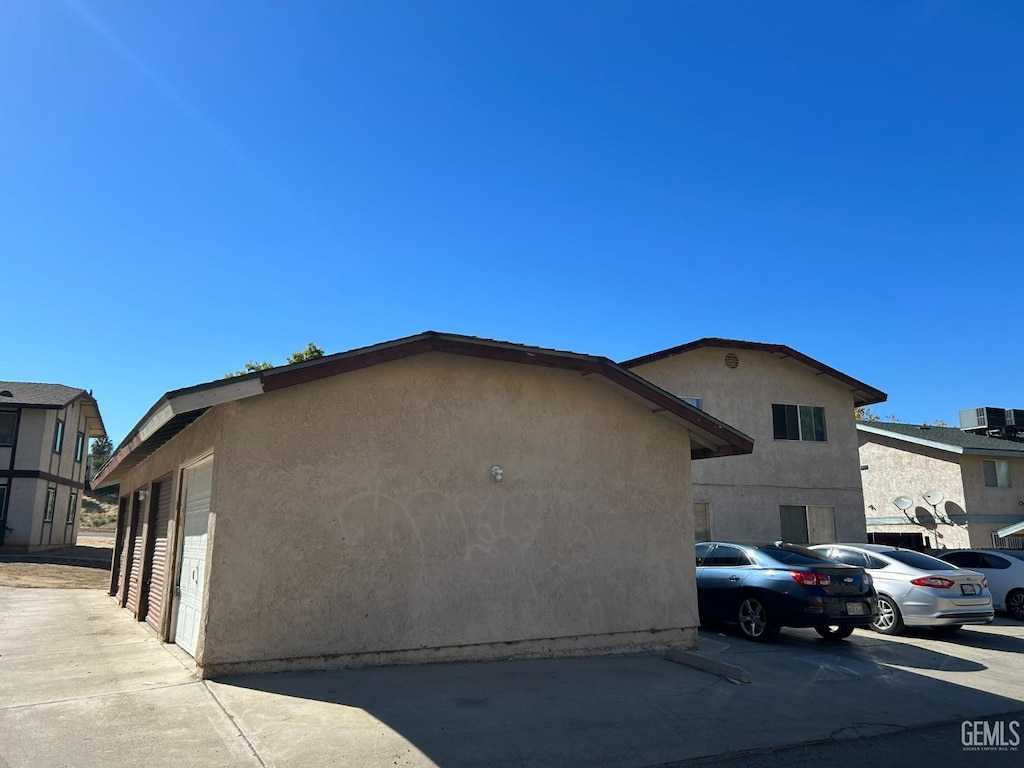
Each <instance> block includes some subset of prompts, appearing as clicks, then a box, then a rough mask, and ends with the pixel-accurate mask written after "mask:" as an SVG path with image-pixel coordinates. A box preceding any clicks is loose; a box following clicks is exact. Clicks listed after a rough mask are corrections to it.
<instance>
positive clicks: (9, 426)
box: [0, 411, 18, 445]
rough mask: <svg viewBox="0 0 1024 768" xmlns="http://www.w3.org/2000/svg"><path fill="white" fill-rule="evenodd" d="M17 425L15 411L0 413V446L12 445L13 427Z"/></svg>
mask: <svg viewBox="0 0 1024 768" xmlns="http://www.w3.org/2000/svg"><path fill="white" fill-rule="evenodd" d="M17 423H18V414H17V413H16V412H15V411H0V445H14V427H15V425H16V424H17Z"/></svg>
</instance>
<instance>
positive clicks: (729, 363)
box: [725, 352, 740, 368]
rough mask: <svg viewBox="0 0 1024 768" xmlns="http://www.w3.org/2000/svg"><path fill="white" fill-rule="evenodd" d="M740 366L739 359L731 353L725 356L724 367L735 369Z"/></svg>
mask: <svg viewBox="0 0 1024 768" xmlns="http://www.w3.org/2000/svg"><path fill="white" fill-rule="evenodd" d="M739 364H740V359H739V358H738V357H736V355H735V354H734V353H732V352H730V353H729V354H727V355H726V356H725V367H726V368H736V367H737V366H738V365H739Z"/></svg>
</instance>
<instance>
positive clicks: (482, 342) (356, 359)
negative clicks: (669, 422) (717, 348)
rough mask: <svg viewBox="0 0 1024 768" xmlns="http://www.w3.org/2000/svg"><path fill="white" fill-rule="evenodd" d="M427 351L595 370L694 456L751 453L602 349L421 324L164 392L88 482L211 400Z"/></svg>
mask: <svg viewBox="0 0 1024 768" xmlns="http://www.w3.org/2000/svg"><path fill="white" fill-rule="evenodd" d="M427 352H443V353H445V354H452V355H462V356H466V357H477V358H484V359H488V360H498V361H501V362H510V363H521V364H526V365H541V366H547V367H551V368H560V369H564V370H571V371H577V372H579V373H581V374H583V375H600V376H603V377H604V378H606V379H607V380H608V381H610V382H612V383H613V384H615V385H617V386H619V387H620V388H622V389H624V390H626V391H628V392H630V393H631V394H633V395H635V396H638V397H640V398H642V399H644V400H646V401H647V402H648V403H649V404H650V405H652V406H653V408H652V409H651V410H652V411H653V412H666V413H668V414H671V415H672V416H675V417H677V418H678V419H680V420H681V421H683V422H685V424H686V425H687V426H688V427H690V428H691V434H694V435H695V438H696V442H697V443H699V444H700V445H699V446H698V445H696V444H695V445H693V446H692V450H691V454H692V456H693V458H705V457H708V456H728V455H732V454H741V453H750V452H751V451H752V450H753V446H754V443H753V440H752V439H751V438H749V437H748V436H747V435H745V434H743V433H742V432H739V431H738V430H736V429H733V428H732V427H730V426H729V425H728V424H725V423H724V422H721V421H719V420H718V419H715V418H714V417H712V416H709V415H708V414H706V413H704V412H702V411H699V410H697V409H696V408H694V407H692V406H690V405H688V404H687V403H684V402H683V401H682V400H680V399H679V398H677V397H675V396H674V395H672V394H670V393H668V392H666V391H665V390H663V389H660V388H659V387H657V386H655V385H654V384H652V383H651V382H649V381H647V380H646V379H643V378H641V377H640V376H638V375H636V374H635V373H632V372H631V371H627V370H626V369H625V368H623V367H621V366H619V365H618V364H616V363H614V362H613V361H611V360H609V359H608V358H606V357H595V356H593V355H585V354H580V353H576V352H562V351H559V350H555V349H544V348H541V347H530V346H526V345H522V344H513V343H510V342H505V341H494V340H491V339H481V338H477V337H475V336H459V335H455V334H444V333H438V332H436V331H427V332H425V333H421V334H419V335H417V336H409V337H406V338H403V339H396V340H395V341H389V342H384V343H383V344H377V345H374V346H372V347H363V348H361V349H355V350H351V351H349V352H340V353H338V354H335V355H327V356H325V357H321V358H317V359H316V360H307V361H304V362H301V363H295V364H293V365H286V366H281V367H279V368H271V369H269V370H266V371H261V372H255V373H251V374H248V375H246V376H239V377H234V378H229V379H220V380H217V381H212V382H207V383H205V384H199V385H197V386H194V387H188V388H185V389H179V390H175V391H173V392H168V393H167V394H165V395H164V396H163V397H162V398H160V400H158V401H157V402H156V404H154V405H153V407H152V408H150V409H149V411H148V412H147V413H146V416H144V417H143V419H142V420H141V421H140V422H139V424H137V425H136V426H135V428H134V429H133V430H132V431H131V433H129V435H128V436H127V437H126V438H125V439H124V441H123V442H122V443H121V445H120V446H118V448H117V450H116V451H115V452H114V454H113V456H112V457H111V459H110V460H109V461H108V462H107V463H106V464H105V465H104V466H103V467H102V469H101V470H100V472H99V473H98V474H97V476H96V480H95V481H94V483H93V485H94V486H95V487H102V486H103V484H112V483H114V482H117V479H118V477H119V476H120V475H121V474H123V472H124V471H126V470H127V469H129V468H131V467H132V466H134V465H135V464H138V463H139V462H140V461H141V460H142V459H144V458H145V457H146V456H148V455H149V454H151V453H153V452H154V451H155V450H157V448H159V447H160V446H161V445H163V444H164V443H165V442H167V441H168V440H170V439H171V438H172V437H173V436H174V435H175V434H177V433H178V432H180V431H181V430H182V429H184V428H185V427H187V426H188V424H190V423H191V422H192V421H194V420H195V418H197V417H198V416H199V415H200V414H201V413H202V411H205V410H206V409H207V408H209V407H211V406H212V405H215V404H218V403H220V402H229V401H232V400H235V399H241V398H243V397H251V396H254V395H257V396H258V395H259V394H262V393H264V392H275V391H278V390H281V389H286V388H288V387H294V386H296V385H299V384H306V383H308V382H311V381H316V380H317V379H323V378H327V377H330V376H337V375H339V374H342V373H349V372H351V371H357V370H361V369H363V368H369V367H372V366H375V365H381V364H383V363H388V362H393V361H396V360H402V359H404V358H407V357H413V356H415V355H420V354H424V353H427ZM231 386H235V387H237V388H238V391H237V394H228V393H226V390H227V388H228V387H231ZM190 414H193V415H192V416H191V418H187V417H188V415H190ZM144 425H145V430H144V429H143V426H144ZM143 431H146V432H147V433H148V434H147V437H145V438H143V437H142V433H143Z"/></svg>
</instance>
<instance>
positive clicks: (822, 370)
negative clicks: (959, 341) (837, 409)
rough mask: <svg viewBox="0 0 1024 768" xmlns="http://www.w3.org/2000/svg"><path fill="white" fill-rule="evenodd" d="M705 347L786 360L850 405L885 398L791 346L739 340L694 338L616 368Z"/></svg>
mask: <svg viewBox="0 0 1024 768" xmlns="http://www.w3.org/2000/svg"><path fill="white" fill-rule="evenodd" d="M705 347H710V348H713V349H747V350H752V351H755V352H767V353H768V354H770V355H774V356H776V357H778V358H781V359H783V360H790V361H792V362H793V363H795V364H797V365H801V366H803V367H804V368H807V369H808V370H810V371H811V372H813V373H815V374H818V375H824V376H828V377H829V378H831V379H832V380H833V381H835V383H837V384H838V385H839V386H841V387H843V388H845V389H848V390H850V392H851V393H852V394H853V402H854V405H872V404H874V403H882V402H885V400H886V399H887V398H888V397H889V396H888V395H887V394H885V392H882V391H881V390H880V389H875V388H874V387H872V386H869V385H867V384H865V383H864V382H863V381H858V380H857V379H855V378H853V377H852V376H847V375H846V374H845V373H842V372H841V371H837V370H836V369H835V368H832V367H830V366H827V365H825V364H824V363H822V362H821V361H819V360H815V359H814V358H813V357H808V356H807V355H805V354H803V353H802V352H797V351H796V350H795V349H793V348H792V347H787V346H786V345H785V344H766V343H764V342H760V341H740V340H739V339H719V338H715V337H708V338H704V339H697V341H691V342H689V343H687V344H680V345H679V346H678V347H671V348H669V349H663V350H661V351H659V352H651V353H650V354H647V355H643V356H641V357H634V358H633V359H632V360H626V361H625V362H623V363H620V365H621V366H622V367H623V368H630V369H632V368H636V367H637V366H641V365H646V364H647V363H653V362H654V361H656V360H663V359H664V358H666V357H672V356H674V355H681V354H685V353H687V352H692V351H693V350H695V349H704V348H705Z"/></svg>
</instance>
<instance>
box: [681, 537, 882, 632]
mask: <svg viewBox="0 0 1024 768" xmlns="http://www.w3.org/2000/svg"><path fill="white" fill-rule="evenodd" d="M696 552H697V606H698V609H699V611H700V619H701V624H712V623H715V622H731V623H736V624H738V625H739V628H740V631H741V632H742V633H743V634H744V636H745V637H747V638H749V639H750V640H756V641H762V642H763V641H768V640H772V639H774V638H775V637H777V636H778V634H779V631H780V630H781V629H782V627H813V628H814V629H815V630H817V632H818V634H820V635H821V636H822V637H826V638H844V637H849V636H850V634H851V633H852V632H853V630H854V628H856V627H868V626H870V625H871V622H872V621H873V620H874V619H875V617H876V615H877V612H878V605H877V598H876V594H875V590H874V587H873V586H872V583H871V576H870V575H869V574H868V573H866V572H865V570H864V569H863V568H858V567H855V566H850V565H844V564H842V563H837V562H836V561H834V560H831V559H829V558H828V557H825V555H823V554H821V553H819V552H812V551H811V550H809V549H807V548H805V547H801V546H797V545H795V544H785V543H783V542H781V541H780V542H775V543H774V544H740V543H736V542H728V541H704V542H701V543H699V544H697V549H696Z"/></svg>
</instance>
